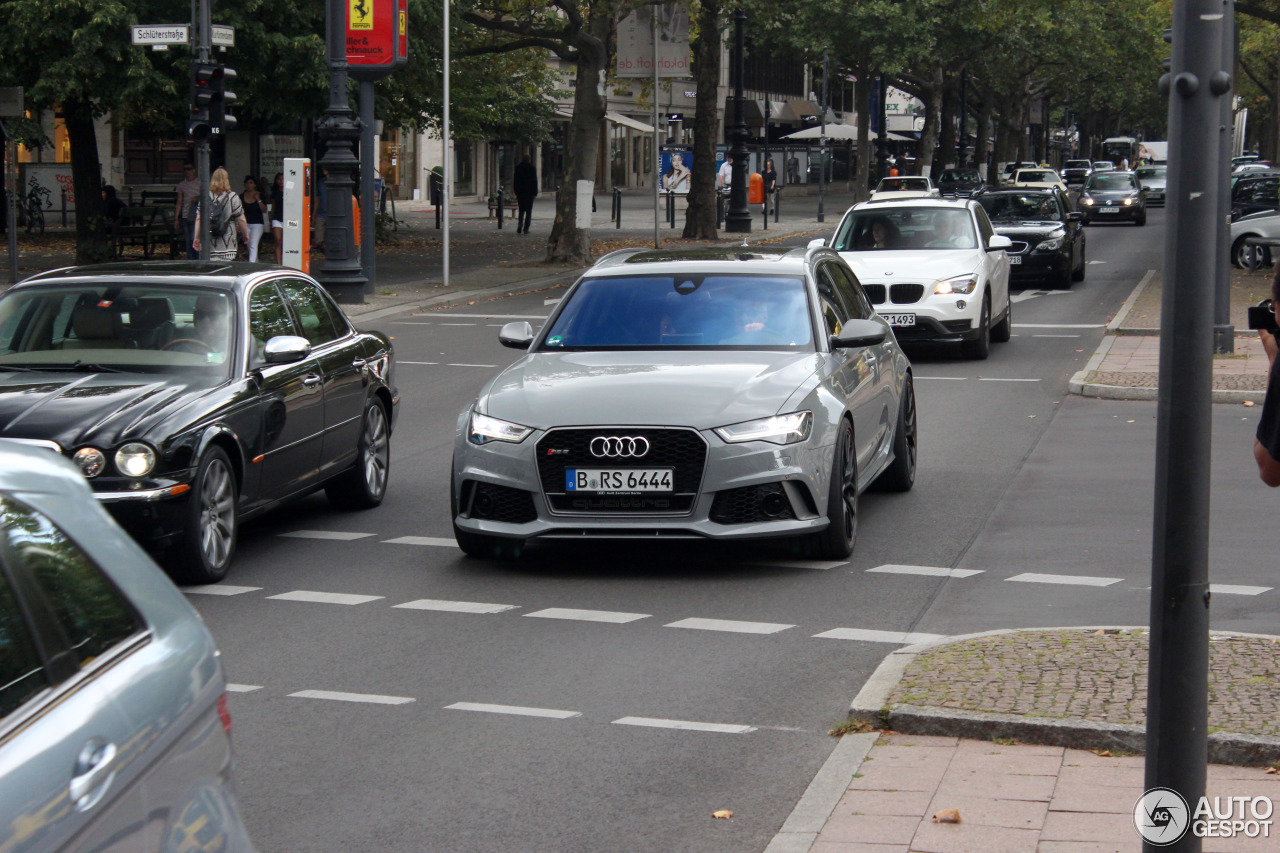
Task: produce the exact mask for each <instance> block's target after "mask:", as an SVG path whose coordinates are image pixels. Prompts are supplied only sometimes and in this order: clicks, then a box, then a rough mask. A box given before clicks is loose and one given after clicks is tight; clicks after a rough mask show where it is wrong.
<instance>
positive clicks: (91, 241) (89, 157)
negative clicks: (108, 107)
mask: <svg viewBox="0 0 1280 853" xmlns="http://www.w3.org/2000/svg"><path fill="white" fill-rule="evenodd" d="M62 113H63V115H64V116H65V120H66V127H67V139H68V141H69V142H70V144H71V186H72V189H73V191H74V193H75V203H76V262H77V263H81V264H91V263H99V262H101V261H105V260H106V259H107V239H106V232H105V231H104V230H103V229H102V227H101V224H102V165H101V163H99V161H98V136H97V133H96V132H95V130H94V127H93V113H92V112H91V111H90V109H89V105H88V104H86V103H84V102H83V101H76V100H66V101H63V102H62Z"/></svg>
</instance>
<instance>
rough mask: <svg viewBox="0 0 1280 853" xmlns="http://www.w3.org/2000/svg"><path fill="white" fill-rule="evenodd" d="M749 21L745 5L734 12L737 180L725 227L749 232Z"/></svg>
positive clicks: (734, 115)
mask: <svg viewBox="0 0 1280 853" xmlns="http://www.w3.org/2000/svg"><path fill="white" fill-rule="evenodd" d="M746 21H747V13H746V12H744V11H742V9H741V7H739V8H738V10H737V11H736V12H734V13H733V27H734V31H733V41H734V50H735V51H736V55H735V56H734V61H733V68H734V75H735V77H736V78H737V80H736V81H735V83H734V93H733V95H734V96H733V131H732V136H733V147H732V148H730V149H729V154H730V155H731V156H732V157H733V183H732V184H731V186H730V189H729V210H728V212H727V213H726V214H725V216H724V230H725V231H730V232H738V233H747V232H750V231H751V208H749V207H747V117H746V105H745V101H744V99H743V97H742V76H743V73H744V70H745V66H746V63H745V62H744V61H743V54H744V53H746V51H745V49H744V46H745V43H744V38H743V27H744V24H745V23H746Z"/></svg>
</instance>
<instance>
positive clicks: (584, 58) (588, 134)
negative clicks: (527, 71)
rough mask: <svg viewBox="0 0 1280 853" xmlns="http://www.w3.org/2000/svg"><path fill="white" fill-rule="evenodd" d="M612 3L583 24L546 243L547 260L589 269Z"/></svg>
mask: <svg viewBox="0 0 1280 853" xmlns="http://www.w3.org/2000/svg"><path fill="white" fill-rule="evenodd" d="M616 9H617V6H616V4H615V3H595V4H593V5H592V7H591V11H590V14H591V18H590V20H588V21H587V23H586V27H585V34H586V36H587V38H582V39H579V41H578V52H579V55H578V62H577V88H576V89H575V90H574V94H573V118H572V119H571V120H570V121H569V132H568V133H567V134H566V138H565V166H564V171H565V183H564V186H562V187H561V188H560V195H559V198H557V199H556V220H555V224H554V225H552V226H551V236H549V237H548V238H547V261H548V262H550V263H569V264H578V265H581V266H589V265H590V264H591V263H592V261H593V258H592V256H591V201H592V199H593V198H594V196H595V175H596V157H597V156H598V155H599V152H600V123H601V122H602V121H604V112H605V82H606V80H607V78H608V74H609V55H610V49H609V47H610V44H611V43H612V41H613V30H614V26H615V22H614V15H615V12H616Z"/></svg>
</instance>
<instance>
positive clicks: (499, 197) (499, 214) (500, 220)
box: [498, 184, 503, 231]
mask: <svg viewBox="0 0 1280 853" xmlns="http://www.w3.org/2000/svg"><path fill="white" fill-rule="evenodd" d="M502 201H503V200H502V185H501V184H499V185H498V230H499V231H501V230H502Z"/></svg>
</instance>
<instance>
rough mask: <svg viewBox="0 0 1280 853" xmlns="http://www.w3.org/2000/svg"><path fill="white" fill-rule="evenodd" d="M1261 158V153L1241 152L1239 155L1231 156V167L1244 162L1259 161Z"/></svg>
mask: <svg viewBox="0 0 1280 853" xmlns="http://www.w3.org/2000/svg"><path fill="white" fill-rule="evenodd" d="M1261 160H1262V156H1261V155H1259V154H1241V155H1240V156H1239V157H1232V158H1231V168H1232V169H1234V168H1235V167H1236V166H1239V165H1240V164H1242V163H1258V162H1261Z"/></svg>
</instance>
